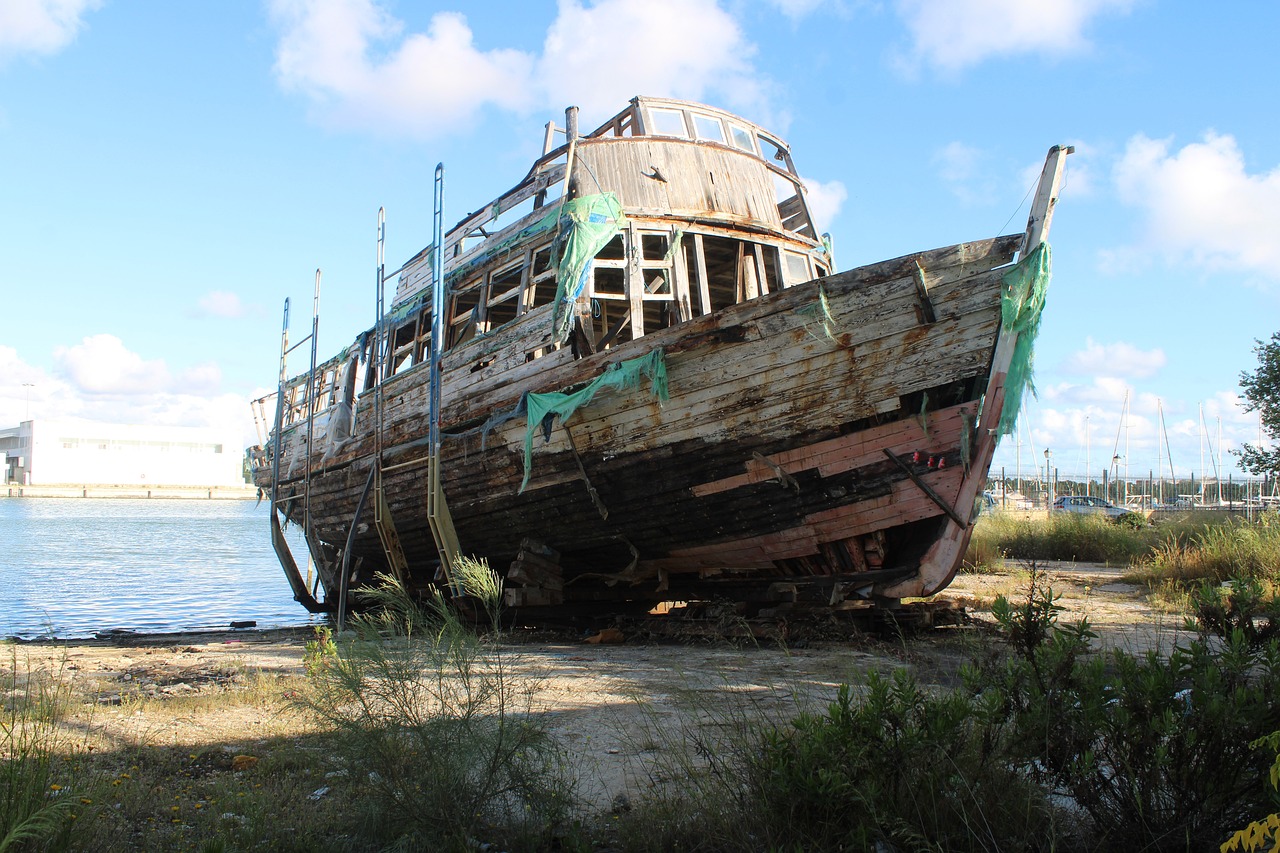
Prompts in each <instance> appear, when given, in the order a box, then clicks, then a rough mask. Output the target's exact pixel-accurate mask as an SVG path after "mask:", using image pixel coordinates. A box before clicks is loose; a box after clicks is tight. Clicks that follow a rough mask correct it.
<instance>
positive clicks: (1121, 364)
mask: <svg viewBox="0 0 1280 853" xmlns="http://www.w3.org/2000/svg"><path fill="white" fill-rule="evenodd" d="M1167 362H1168V359H1167V358H1166V357H1165V354H1164V350H1162V349H1158V348H1157V349H1152V350H1143V349H1138V348H1137V347H1135V346H1134V345H1133V344H1128V343H1125V342H1123V341H1118V342H1116V343H1113V344H1102V343H1098V342H1097V341H1095V340H1094V339H1093V338H1087V339H1086V341H1085V347H1084V349H1082V350H1079V351H1078V352H1075V353H1072V354H1071V356H1070V357H1068V358H1067V360H1066V363H1065V364H1064V365H1063V367H1062V369H1063V370H1064V371H1066V372H1068V373H1083V374H1088V375H1091V376H1107V377H1128V378H1131V379H1147V378H1149V377H1151V376H1154V375H1155V374H1156V373H1158V372H1159V371H1160V369H1161V368H1162V367H1164V366H1165V364H1166V363H1167Z"/></svg>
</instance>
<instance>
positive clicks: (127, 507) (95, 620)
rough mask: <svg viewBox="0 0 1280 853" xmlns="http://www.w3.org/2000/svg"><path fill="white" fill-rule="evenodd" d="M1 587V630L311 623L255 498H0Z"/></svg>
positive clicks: (29, 633)
mask: <svg viewBox="0 0 1280 853" xmlns="http://www.w3.org/2000/svg"><path fill="white" fill-rule="evenodd" d="M291 545H292V546H293V548H294V555H295V556H296V557H297V558H298V561H299V563H300V564H301V565H304V566H305V560H306V550H305V546H304V545H302V544H301V541H300V540H298V541H297V542H296V543H295V542H291ZM0 583H3V589H4V595H3V602H4V607H3V608H0V637H12V636H20V637H28V638H29V637H40V636H49V635H51V634H52V635H53V636H56V637H87V636H92V635H93V634H94V633H96V632H98V631H105V630H110V629H112V628H126V629H129V630H133V631H140V632H156V631H180V630H189V629H195V628H225V627H227V626H228V625H229V624H230V623H231V622H232V621H236V622H239V621H247V620H255V621H257V623H258V627H259V628H268V627H279V626H284V625H306V624H309V623H310V622H312V621H314V617H312V616H311V615H310V614H308V613H307V612H306V611H305V610H303V609H302V607H301V606H300V605H299V604H297V603H296V602H294V600H293V596H292V593H291V592H290V590H289V584H288V582H287V581H286V580H285V578H284V573H283V571H282V570H281V569H280V564H279V562H277V560H276V556H275V552H274V551H272V550H271V536H270V516H269V515H268V513H267V505H266V504H265V503H263V504H262V505H260V506H255V505H254V502H253V501H199V500H136V501H135V500H115V499H103V500H94V499H92V498H88V499H85V498H0Z"/></svg>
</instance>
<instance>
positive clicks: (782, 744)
mask: <svg viewBox="0 0 1280 853" xmlns="http://www.w3.org/2000/svg"><path fill="white" fill-rule="evenodd" d="M865 688H866V689H865V695H863V696H862V697H860V698H859V699H857V700H855V698H854V694H853V692H852V691H851V690H850V688H849V687H848V686H847V685H846V686H843V687H841V688H840V692H839V695H838V697H837V699H836V701H835V702H834V703H833V704H832V705H831V707H830V708H829V709H828V711H827V713H826V714H822V715H803V716H801V717H799V718H798V719H796V720H795V721H794V723H793V724H792V728H791V729H790V730H789V731H787V730H772V731H769V732H768V733H767V734H766V735H765V737H764V738H763V740H762V743H761V745H760V749H759V752H758V755H757V756H756V757H755V758H754V759H753V760H751V761H750V763H749V764H748V766H747V768H746V787H745V791H744V796H745V808H744V816H746V817H747V818H748V819H749V820H750V821H751V822H752V825H753V827H755V835H756V837H757V838H758V839H759V842H760V845H759V846H760V848H761V849H782V848H794V849H804V850H872V849H882V848H881V846H880V845H882V844H885V843H888V844H892V845H903V846H904V847H905V848H908V849H912V848H928V849H943V850H991V849H996V850H1027V849H1037V848H1040V847H1044V848H1046V849H1047V848H1049V847H1051V846H1052V843H1051V840H1052V835H1053V833H1052V825H1051V820H1050V809H1049V807H1048V805H1047V802H1046V798H1045V796H1044V794H1043V793H1042V792H1041V791H1040V790H1038V789H1036V788H1035V787H1034V786H1032V785H1031V784H1029V782H1028V780H1027V778H1026V777H1025V776H1024V775H1023V774H1021V773H1019V772H1017V771H1016V770H1014V769H1012V768H1011V767H1010V766H1009V765H1008V764H1007V763H1006V762H1004V761H1003V760H1002V759H1001V753H1002V752H1003V751H1004V750H1005V749H1006V748H1007V746H1008V745H1007V743H1006V740H1007V739H1006V736H1005V732H1004V729H1003V728H1002V726H1000V725H997V726H994V727H992V726H989V725H987V723H988V720H989V717H988V716H987V715H985V714H982V713H979V712H978V709H977V708H976V707H975V705H974V704H973V701H972V700H971V699H970V698H969V697H967V696H965V695H963V694H961V693H959V692H950V693H944V694H940V695H931V694H930V693H928V692H926V691H925V690H924V689H922V688H921V687H920V686H919V685H918V684H916V682H915V681H914V679H913V678H912V677H911V676H910V675H909V674H908V673H907V672H906V671H905V670H899V671H897V672H895V673H894V675H893V676H892V677H889V678H886V677H884V676H881V675H879V674H876V673H872V674H871V675H870V676H869V677H868V678H867V681H866V685H865Z"/></svg>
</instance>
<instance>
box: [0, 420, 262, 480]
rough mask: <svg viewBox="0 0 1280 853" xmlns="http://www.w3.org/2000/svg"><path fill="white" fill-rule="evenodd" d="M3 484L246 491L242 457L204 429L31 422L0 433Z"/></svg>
mask: <svg viewBox="0 0 1280 853" xmlns="http://www.w3.org/2000/svg"><path fill="white" fill-rule="evenodd" d="M0 453H3V454H4V461H5V466H4V476H5V481H6V482H8V483H12V484H17V485H22V486H60V485H77V486H135V487H136V486H145V487H150V486H207V487H214V486H243V485H244V473H243V470H244V469H243V464H244V451H243V449H242V448H241V446H240V442H239V441H238V440H236V439H235V438H234V437H232V436H231V435H229V434H228V433H225V432H223V431H221V430H217V429H205V428H202V427H173V426H141V425H133V424H105V423H95V422H92V421H80V420H29V421H23V422H22V423H20V424H18V426H16V427H10V428H8V429H0Z"/></svg>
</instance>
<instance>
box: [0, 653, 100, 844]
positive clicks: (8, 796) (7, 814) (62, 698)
mask: <svg viewBox="0 0 1280 853" xmlns="http://www.w3.org/2000/svg"><path fill="white" fill-rule="evenodd" d="M64 674H65V673H64V672H62V671H61V670H59V671H56V672H54V673H51V674H46V673H39V672H32V671H30V669H29V668H27V667H26V666H25V665H24V664H21V663H20V662H19V660H18V653H17V648H16V647H14V646H10V648H9V662H8V666H6V667H4V669H3V673H2V674H0V685H2V686H3V689H4V694H5V696H4V700H3V701H4V706H3V709H2V710H0V853H12V851H21V850H63V849H67V847H68V846H69V845H70V844H71V841H72V840H73V829H74V824H73V823H72V821H73V820H74V819H75V817H74V816H73V814H72V810H73V808H74V807H76V806H79V805H81V804H80V803H79V802H78V800H76V799H75V798H73V797H72V796H71V794H72V791H71V790H70V780H68V779H63V778H61V777H59V776H58V774H57V772H56V768H57V767H58V766H59V764H60V762H58V760H57V759H58V758H59V757H60V754H62V753H64V752H65V751H66V750H67V749H68V748H69V746H70V745H69V744H68V743H66V742H65V739H64V737H63V735H62V733H61V731H60V729H59V722H60V721H61V719H62V717H63V714H64V712H65V710H66V706H67V703H68V701H69V698H70V697H69V695H68V689H67V687H66V682H65V680H64V678H63V675H64ZM81 810H82V811H83V809H81ZM86 822H87V821H86Z"/></svg>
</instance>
